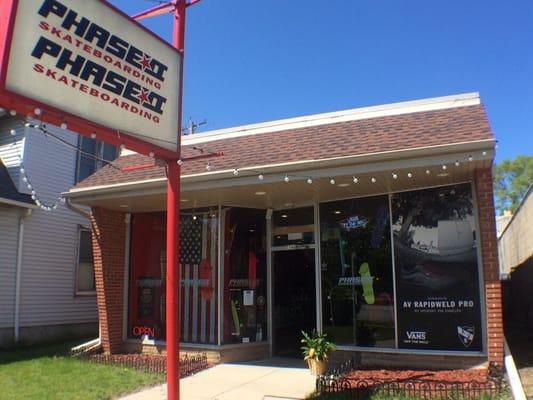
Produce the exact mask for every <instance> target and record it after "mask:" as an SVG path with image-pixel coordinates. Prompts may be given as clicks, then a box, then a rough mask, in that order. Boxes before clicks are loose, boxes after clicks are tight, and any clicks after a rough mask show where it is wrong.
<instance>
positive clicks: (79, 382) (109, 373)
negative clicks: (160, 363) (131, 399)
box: [0, 342, 164, 400]
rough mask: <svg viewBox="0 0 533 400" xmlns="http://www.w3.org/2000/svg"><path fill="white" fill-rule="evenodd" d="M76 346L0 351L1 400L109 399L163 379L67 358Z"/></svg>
mask: <svg viewBox="0 0 533 400" xmlns="http://www.w3.org/2000/svg"><path fill="white" fill-rule="evenodd" d="M76 344H78V343H72V342H71V343H63V344H55V345H46V346H39V347H33V346H32V347H21V348H17V349H13V350H8V351H0V399H1V400H4V399H9V400H17V399H39V400H47V399H54V400H56V399H58V400H61V399H69V400H76V399H80V400H81V399H83V400H93V399H94V400H96V399H98V400H100V399H111V398H115V397H117V396H119V395H122V394H126V393H131V392H134V391H136V390H138V389H140V388H142V387H146V386H153V385H155V384H157V383H161V382H163V381H164V376H163V375H160V374H154V373H146V372H139V371H134V370H131V369H127V368H122V367H116V366H109V365H100V364H93V363H89V362H87V361H84V360H79V359H76V358H72V357H69V356H68V355H67V354H68V350H69V349H70V347H72V346H74V345H76Z"/></svg>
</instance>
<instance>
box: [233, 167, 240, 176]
mask: <svg viewBox="0 0 533 400" xmlns="http://www.w3.org/2000/svg"><path fill="white" fill-rule="evenodd" d="M233 175H235V176H237V175H239V170H238V169H237V168H235V169H234V170H233Z"/></svg>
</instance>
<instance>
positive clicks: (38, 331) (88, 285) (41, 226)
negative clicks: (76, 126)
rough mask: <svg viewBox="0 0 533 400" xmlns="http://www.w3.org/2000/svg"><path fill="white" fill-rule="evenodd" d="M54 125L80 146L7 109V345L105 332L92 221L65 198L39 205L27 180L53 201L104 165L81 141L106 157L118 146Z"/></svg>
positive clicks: (1, 340) (3, 315) (3, 257)
mask: <svg viewBox="0 0 533 400" xmlns="http://www.w3.org/2000/svg"><path fill="white" fill-rule="evenodd" d="M49 129H50V131H51V132H53V133H54V134H55V135H57V136H58V137H60V138H61V139H63V140H64V141H66V142H67V143H69V144H71V145H72V146H73V147H69V146H67V145H66V144H64V143H60V142H59V141H58V140H57V139H55V138H52V137H50V136H46V135H45V134H44V133H43V132H41V131H40V130H37V129H33V128H28V127H25V125H24V121H23V120H22V119H19V118H18V117H17V116H15V117H12V116H10V115H9V113H7V112H6V111H5V110H3V109H1V108H0V347H6V346H9V345H11V344H12V343H14V342H16V341H21V342H23V343H34V342H38V341H48V340H54V339H62V338H67V337H75V336H78V337H82V336H95V335H97V334H98V316H97V311H96V291H95V283H94V272H93V266H92V250H91V249H92V248H91V242H90V241H91V238H90V231H89V221H88V219H87V218H86V217H84V216H83V215H82V214H81V213H76V212H74V211H72V210H70V209H69V208H68V207H67V205H66V204H60V205H59V206H58V208H57V209H55V210H53V211H44V210H42V209H40V208H39V207H37V206H36V205H35V202H34V201H33V200H32V199H31V191H30V190H29V189H28V187H27V186H28V182H27V181H26V180H27V179H29V181H30V182H31V184H32V186H33V190H35V192H36V194H37V196H38V197H39V198H40V199H41V200H42V201H43V202H44V203H53V202H54V201H56V200H57V197H58V195H59V194H60V193H62V192H65V191H67V190H68V189H69V188H70V187H72V186H73V185H74V184H76V182H77V181H79V180H81V179H83V178H85V177H86V176H88V175H89V174H90V173H92V172H94V170H95V169H97V168H98V167H99V166H100V165H99V164H100V163H99V162H97V161H95V159H94V158H91V157H88V156H85V155H80V152H78V151H76V148H74V147H78V146H79V147H83V149H84V151H85V152H86V153H91V154H98V155H100V156H105V157H106V159H112V158H114V157H115V155H116V154H115V153H116V151H115V149H114V148H112V147H111V148H110V147H109V146H107V145H106V146H104V145H103V144H102V143H99V142H96V141H94V140H91V139H86V138H83V139H80V138H79V136H78V135H77V134H73V133H72V132H68V131H66V130H62V129H61V128H58V127H49ZM21 162H22V164H23V167H24V173H22V172H21Z"/></svg>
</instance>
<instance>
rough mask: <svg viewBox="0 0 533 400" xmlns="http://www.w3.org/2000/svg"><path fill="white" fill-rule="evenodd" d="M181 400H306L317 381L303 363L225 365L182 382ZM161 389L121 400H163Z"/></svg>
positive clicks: (164, 396)
mask: <svg viewBox="0 0 533 400" xmlns="http://www.w3.org/2000/svg"><path fill="white" fill-rule="evenodd" d="M180 388H181V390H180V392H181V393H180V394H181V396H180V398H181V400H263V399H270V398H272V399H276V400H281V399H305V398H306V397H307V396H308V395H310V394H311V393H313V391H314V388H315V377H314V376H312V375H311V374H310V373H309V370H308V369H307V367H305V366H304V365H303V362H302V361H300V360H283V359H273V360H262V361H258V362H250V363H242V364H221V365H217V366H215V367H212V368H209V369H207V370H205V371H202V372H199V373H198V374H196V375H193V376H190V377H187V378H184V379H182V380H181V381H180ZM163 399H166V386H165V385H160V386H156V387H154V388H151V389H147V390H144V391H142V392H138V393H134V394H131V395H128V396H126V397H123V398H122V399H121V400H163Z"/></svg>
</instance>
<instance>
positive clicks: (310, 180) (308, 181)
mask: <svg viewBox="0 0 533 400" xmlns="http://www.w3.org/2000/svg"><path fill="white" fill-rule="evenodd" d="M307 183H308V184H310V185H311V184H312V183H313V178H311V177H309V178H307Z"/></svg>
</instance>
